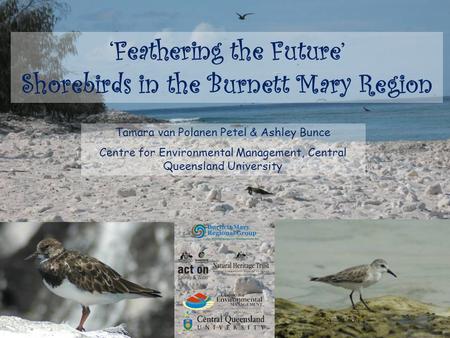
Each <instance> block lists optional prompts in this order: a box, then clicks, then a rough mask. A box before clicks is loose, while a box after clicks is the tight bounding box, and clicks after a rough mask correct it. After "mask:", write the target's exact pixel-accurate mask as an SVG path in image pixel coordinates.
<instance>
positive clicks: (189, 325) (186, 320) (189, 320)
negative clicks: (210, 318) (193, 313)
mask: <svg viewBox="0 0 450 338" xmlns="http://www.w3.org/2000/svg"><path fill="white" fill-rule="evenodd" d="M183 328H184V329H185V330H186V331H190V330H191V329H192V318H184V319H183Z"/></svg>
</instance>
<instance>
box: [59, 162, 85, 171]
mask: <svg viewBox="0 0 450 338" xmlns="http://www.w3.org/2000/svg"><path fill="white" fill-rule="evenodd" d="M80 168H81V164H80V163H78V162H77V161H73V162H69V163H66V164H65V165H64V167H63V170H69V169H80Z"/></svg>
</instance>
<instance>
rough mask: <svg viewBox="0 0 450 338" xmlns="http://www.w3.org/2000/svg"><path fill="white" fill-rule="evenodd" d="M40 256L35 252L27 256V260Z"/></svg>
mask: <svg viewBox="0 0 450 338" xmlns="http://www.w3.org/2000/svg"><path fill="white" fill-rule="evenodd" d="M37 256H38V253H37V252H33V253H32V254H31V255H29V256H28V257H27V258H25V260H26V261H29V260H30V259H34V258H36V257H37Z"/></svg>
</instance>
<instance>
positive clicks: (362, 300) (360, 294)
mask: <svg viewBox="0 0 450 338" xmlns="http://www.w3.org/2000/svg"><path fill="white" fill-rule="evenodd" d="M359 300H360V301H361V303H363V304H364V306H365V307H366V309H367V310H369V311H370V312H373V310H372V309H371V308H370V307H369V306H368V305H367V304H366V302H365V301H364V299H363V298H362V293H361V292H359Z"/></svg>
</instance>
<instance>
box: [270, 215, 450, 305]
mask: <svg viewBox="0 0 450 338" xmlns="http://www.w3.org/2000/svg"><path fill="white" fill-rule="evenodd" d="M449 239H450V222H449V221H438V220H436V221H415V220H402V221H394V220H380V221H371V220H361V221H360V220H356V221H283V222H279V223H277V225H276V248H277V251H276V258H275V264H276V297H282V298H287V299H291V300H292V301H295V302H298V303H301V304H307V305H315V306H319V307H323V308H342V307H347V306H350V299H349V297H348V295H349V294H350V292H349V291H348V290H346V289H342V288H337V287H333V286H329V285H326V284H322V283H314V282H310V281H309V277H311V276H322V275H327V274H331V273H335V272H338V271H340V270H342V269H345V268H347V267H350V266H354V265H359V264H368V263H370V262H371V261H373V260H374V259H376V258H384V259H385V260H386V261H387V262H388V263H389V266H390V268H391V270H392V271H394V272H395V273H396V274H397V276H398V278H397V279H396V278H394V277H393V276H391V275H388V274H386V275H385V276H383V278H382V280H381V281H380V282H378V283H377V284H375V285H373V286H371V287H370V288H367V289H364V290H363V295H364V297H365V298H367V299H370V298H371V297H377V296H383V295H395V296H406V297H409V298H411V299H415V300H419V301H422V302H425V303H432V304H435V305H439V306H443V307H450V243H449ZM293 297H294V298H293Z"/></svg>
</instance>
